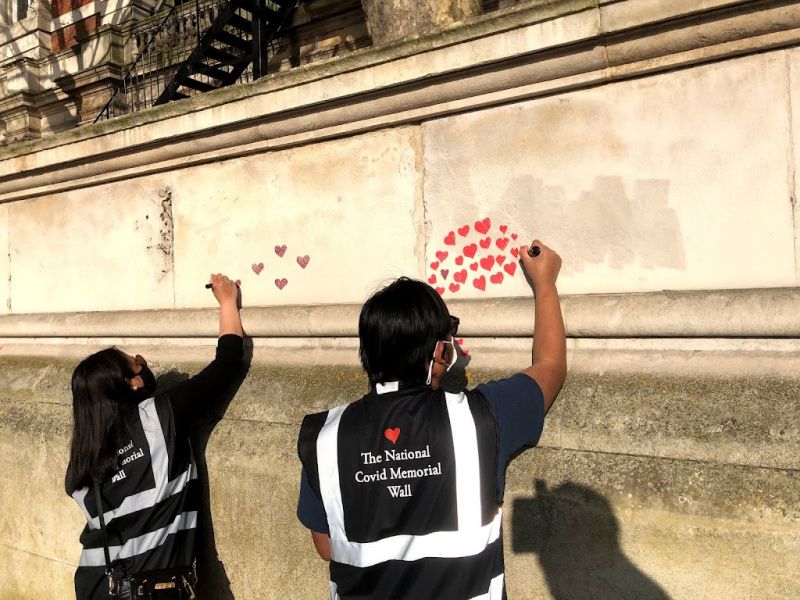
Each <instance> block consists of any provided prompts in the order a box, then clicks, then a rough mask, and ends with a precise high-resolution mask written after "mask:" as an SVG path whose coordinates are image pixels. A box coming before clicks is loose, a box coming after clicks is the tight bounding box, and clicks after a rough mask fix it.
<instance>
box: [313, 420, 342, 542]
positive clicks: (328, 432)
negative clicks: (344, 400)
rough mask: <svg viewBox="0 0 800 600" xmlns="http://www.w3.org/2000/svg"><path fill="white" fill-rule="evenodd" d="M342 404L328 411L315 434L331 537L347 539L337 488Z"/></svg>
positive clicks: (340, 494)
mask: <svg viewBox="0 0 800 600" xmlns="http://www.w3.org/2000/svg"><path fill="white" fill-rule="evenodd" d="M345 408H346V407H344V406H337V407H336V408H332V409H330V410H329V411H328V417H327V419H325V425H323V426H322V429H321V430H320V432H319V436H317V469H318V470H319V487H320V494H322V503H323V505H324V506H325V514H326V515H327V516H328V529H329V531H330V536H331V539H334V538H337V539H343V540H345V541H346V540H347V536H346V535H345V533H344V508H343V507H342V490H341V489H340V488H339V455H338V442H337V441H338V437H339V421H341V419H342V413H343V412H344V409H345Z"/></svg>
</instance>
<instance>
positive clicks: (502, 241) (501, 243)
mask: <svg viewBox="0 0 800 600" xmlns="http://www.w3.org/2000/svg"><path fill="white" fill-rule="evenodd" d="M494 243H495V245H496V246H497V247H498V248H500V250H505V249H506V246H508V238H497V239H496V240H495V241H494Z"/></svg>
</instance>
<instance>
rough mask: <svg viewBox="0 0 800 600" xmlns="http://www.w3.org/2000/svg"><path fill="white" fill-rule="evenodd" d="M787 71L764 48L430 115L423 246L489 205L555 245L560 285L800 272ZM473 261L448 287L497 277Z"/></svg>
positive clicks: (604, 286)
mask: <svg viewBox="0 0 800 600" xmlns="http://www.w3.org/2000/svg"><path fill="white" fill-rule="evenodd" d="M786 81H787V79H786V63H785V60H784V57H782V56H780V55H776V54H773V55H761V56H754V57H749V58H743V59H740V60H736V61H730V62H726V63H718V64H714V65H709V66H704V67H698V68H695V69H691V70H684V71H677V72H673V73H669V74H665V75H661V76H659V77H656V78H646V79H637V80H632V81H625V82H620V83H618V84H615V85H613V86H604V87H599V88H594V89H591V90H583V91H577V92H573V93H566V94H560V95H558V96H553V97H550V98H544V99H538V100H535V101H531V102H524V103H518V104H514V105H510V106H502V107H499V108H492V109H487V110H484V111H478V112H472V113H469V114H464V115H458V116H453V117H448V118H445V119H440V120H431V121H428V122H426V123H424V124H423V132H424V148H425V154H424V157H425V201H426V206H427V207H428V213H427V214H428V215H429V216H428V218H427V220H428V223H429V228H428V236H429V244H428V246H427V259H428V261H427V262H431V261H434V260H436V256H435V254H434V252H435V251H439V250H449V251H450V252H451V254H459V253H461V251H462V246H463V245H464V244H463V243H462V242H461V240H462V239H465V238H462V237H461V236H460V235H458V234H457V233H456V234H455V237H456V244H455V245H454V246H448V245H447V244H446V243H445V238H446V236H448V234H449V232H451V231H457V228H458V227H460V226H462V225H465V224H466V225H470V226H471V227H473V226H474V222H475V221H477V220H479V219H482V218H484V217H491V218H492V229H491V230H490V231H489V232H488V234H487V235H490V236H492V237H496V236H499V235H501V234H499V233H498V230H497V227H498V226H500V225H502V224H506V225H508V226H509V233H510V232H516V233H518V234H519V240H522V241H524V242H529V241H530V240H531V239H533V238H535V237H538V238H540V239H541V240H542V241H543V242H545V243H546V244H549V245H552V246H553V247H554V248H557V249H558V251H559V252H560V254H561V256H562V258H563V261H564V262H563V266H562V270H561V276H560V278H559V290H560V291H561V292H562V293H578V292H583V291H586V292H589V291H590V290H591V292H593V293H596V292H600V291H633V290H634V289H636V290H646V289H651V290H655V289H659V290H661V289H665V288H667V289H677V288H681V289H687V288H688V289H691V288H694V289H698V288H703V287H726V288H727V287H744V286H749V285H754V284H755V285H765V286H779V285H796V282H797V279H796V267H795V258H794V252H795V233H794V231H793V224H792V204H791V202H790V201H789V198H790V196H791V194H792V193H793V190H791V189H789V185H788V183H789V180H788V179H787V177H786V173H787V169H789V170H791V169H792V168H793V167H791V166H790V165H789V164H788V162H787V160H788V155H787V151H786V146H785V145H780V144H777V145H776V144H775V143H774V140H776V139H784V140H786V139H788V137H787V135H788V131H789V116H788V114H787V110H786V104H785V103H784V102H776V101H775V98H778V97H786V95H787V93H788V90H787V83H786ZM723 90H724V91H723ZM756 107H758V108H756ZM755 173H758V174H759V175H758V176H757V177H755V176H753V174H755ZM701 199H702V200H701ZM756 205H757V206H758V207H759V208H758V209H757V210H756V209H754V207H755V206H756ZM455 207H457V210H456V208H455ZM767 207H769V208H767ZM756 239H758V240H759V241H758V242H757V243H752V242H753V241H754V240H756ZM745 240H747V252H740V253H738V254H736V258H735V259H733V255H732V254H731V252H732V251H734V252H735V250H734V249H736V248H737V247H739V246H740V244H742V243H744V242H745ZM512 243H513V242H512ZM483 252H487V253H492V252H498V251H497V249H496V248H494V246H492V248H491V249H489V250H486V251H484V250H481V249H478V255H476V258H477V256H481V255H482V253H483ZM452 261H453V258H448V259H447V261H446V263H447V264H445V265H443V266H445V267H447V268H451V269H456V268H466V267H456V266H454V263H453V262H452ZM469 262H470V261H469V260H468V261H466V263H465V265H466V264H467V263H469ZM497 270H498V269H497V268H495V269H493V270H492V272H495V271H497ZM467 273H468V276H469V278H468V281H467V282H466V284H465V285H463V286H462V288H461V289H460V290H459V291H458V292H457V293H456V294H452V293H451V292H450V291H449V290H448V291H447V292H446V293H445V298H450V297H464V296H466V297H481V296H484V295H486V294H490V293H492V291H493V290H494V289H495V286H492V285H491V284H489V282H488V279H489V271H485V270H484V269H483V268H482V267H481V268H479V269H478V271H475V272H473V271H469V270H467ZM480 274H485V276H486V280H487V282H486V284H487V292H482V291H480V290H478V289H476V288H475V287H473V285H472V281H473V279H474V278H475V276H476V275H480ZM745 279H747V280H748V282H747V283H745ZM756 282H759V283H756ZM500 287H502V288H503V291H504V293H505V294H508V295H527V294H528V293H529V289H528V286H527V284H526V282H525V281H524V278H523V277H522V276H521V274H520V273H517V274H516V276H515V277H513V278H512V277H509V276H508V274H506V278H505V280H504V282H503V284H502V286H500Z"/></svg>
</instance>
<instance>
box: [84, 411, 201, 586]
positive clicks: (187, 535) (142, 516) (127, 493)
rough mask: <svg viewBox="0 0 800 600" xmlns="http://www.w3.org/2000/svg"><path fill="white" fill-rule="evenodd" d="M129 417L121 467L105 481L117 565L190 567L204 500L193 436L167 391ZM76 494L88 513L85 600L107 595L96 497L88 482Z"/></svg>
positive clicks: (130, 568)
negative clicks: (179, 427)
mask: <svg viewBox="0 0 800 600" xmlns="http://www.w3.org/2000/svg"><path fill="white" fill-rule="evenodd" d="M137 417H138V418H137ZM129 420H132V421H133V422H130V423H127V426H128V427H127V432H126V434H125V435H124V436H123V438H122V439H120V440H119V441H118V444H119V448H118V449H117V454H118V456H119V470H118V471H117V472H115V473H113V474H111V475H110V476H109V477H108V478H106V480H105V481H103V482H101V484H100V490H101V496H102V503H103V514H104V518H105V523H106V528H107V531H108V536H109V540H108V543H109V553H110V558H111V561H112V565H114V566H119V567H124V569H125V570H126V571H127V572H128V573H129V574H134V573H137V572H139V571H144V570H150V569H162V568H168V567H179V566H189V565H191V564H192V560H193V559H194V542H195V530H196V527H197V513H198V507H199V501H200V488H199V483H198V479H197V468H196V466H195V462H194V458H193V456H192V450H191V446H190V444H189V440H188V438H186V437H184V436H176V434H175V423H174V419H173V413H172V408H171V406H170V402H169V398H168V397H167V396H157V397H156V398H150V399H148V400H145V401H143V402H141V403H139V405H138V410H137V411H136V412H135V413H132V414H131V419H129ZM72 497H73V498H74V500H75V501H76V502H77V503H78V506H80V508H81V510H82V511H83V514H84V516H85V517H86V527H85V528H84V530H83V533H82V534H81V543H82V544H83V551H82V552H81V558H80V563H79V566H78V569H77V571H76V573H75V589H76V594H77V596H78V600H85V599H89V598H108V584H107V581H106V578H105V556H104V553H103V538H102V533H101V530H100V520H99V518H98V507H97V504H96V502H95V495H94V493H93V491H92V489H91V488H89V487H83V488H81V489H79V490H76V491H75V492H74V493H73V494H72Z"/></svg>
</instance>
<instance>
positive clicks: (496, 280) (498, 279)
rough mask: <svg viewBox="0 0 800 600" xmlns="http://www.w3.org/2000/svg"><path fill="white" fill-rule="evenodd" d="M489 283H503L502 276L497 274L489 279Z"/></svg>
mask: <svg viewBox="0 0 800 600" xmlns="http://www.w3.org/2000/svg"><path fill="white" fill-rule="evenodd" d="M489 281H491V282H492V283H503V274H502V273H501V272H499V271H498V272H497V273H495V274H494V275H492V276H491V277H489Z"/></svg>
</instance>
